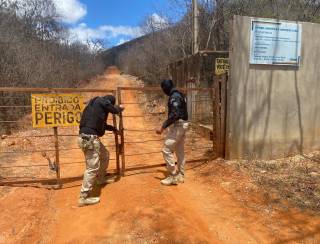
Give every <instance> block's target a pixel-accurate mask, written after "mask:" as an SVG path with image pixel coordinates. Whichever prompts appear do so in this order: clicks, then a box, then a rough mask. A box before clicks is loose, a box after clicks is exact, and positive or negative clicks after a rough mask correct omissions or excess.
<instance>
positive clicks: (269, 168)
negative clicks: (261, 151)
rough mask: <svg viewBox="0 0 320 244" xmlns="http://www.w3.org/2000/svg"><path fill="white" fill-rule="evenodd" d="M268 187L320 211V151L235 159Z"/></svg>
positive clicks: (247, 171)
mask: <svg viewBox="0 0 320 244" xmlns="http://www.w3.org/2000/svg"><path fill="white" fill-rule="evenodd" d="M231 164H233V165H234V166H236V167H237V168H238V169H240V170H241V171H244V172H245V173H248V174H249V175H250V177H251V178H252V179H253V180H254V181H255V182H256V183H257V184H258V185H260V186H262V187H263V188H265V190H267V191H273V192H276V193H278V194H279V195H280V196H281V198H283V199H285V200H287V201H288V202H290V203H292V204H294V205H295V206H297V207H299V208H302V209H309V210H313V211H317V212H319V211H320V152H313V153H310V154H308V155H297V156H295V157H291V158H285V159H278V160H270V161H263V160H241V161H231Z"/></svg>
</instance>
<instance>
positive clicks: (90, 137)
mask: <svg viewBox="0 0 320 244" xmlns="http://www.w3.org/2000/svg"><path fill="white" fill-rule="evenodd" d="M79 136H80V137H81V138H82V139H83V140H87V141H89V140H90V139H97V138H99V137H98V136H97V135H88V134H84V133H81V134H79Z"/></svg>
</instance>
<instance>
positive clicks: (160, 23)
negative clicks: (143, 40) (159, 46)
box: [148, 13, 169, 29]
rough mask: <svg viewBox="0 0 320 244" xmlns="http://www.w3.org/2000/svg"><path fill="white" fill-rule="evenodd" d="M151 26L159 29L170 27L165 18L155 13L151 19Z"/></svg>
mask: <svg viewBox="0 0 320 244" xmlns="http://www.w3.org/2000/svg"><path fill="white" fill-rule="evenodd" d="M148 22H149V25H151V24H152V25H153V26H154V27H155V28H157V29H164V28H166V27H168V26H169V23H168V20H167V19H166V18H164V17H161V16H160V15H158V14H157V13H153V14H152V15H151V16H150V17H149V21H148Z"/></svg>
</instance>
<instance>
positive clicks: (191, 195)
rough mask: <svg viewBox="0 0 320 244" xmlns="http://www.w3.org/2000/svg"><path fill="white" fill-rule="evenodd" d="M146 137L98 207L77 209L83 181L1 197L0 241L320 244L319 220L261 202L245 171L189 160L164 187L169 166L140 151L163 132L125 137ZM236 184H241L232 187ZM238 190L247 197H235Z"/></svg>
mask: <svg viewBox="0 0 320 244" xmlns="http://www.w3.org/2000/svg"><path fill="white" fill-rule="evenodd" d="M88 86H89V87H90V86H93V87H95V88H111V89H113V88H116V87H117V86H136V83H135V80H133V79H130V77H128V76H123V75H117V74H112V75H105V76H104V77H103V78H102V79H100V80H98V81H97V82H95V83H92V84H89V85H88ZM136 99H137V97H136V96H135V95H134V94H133V93H130V92H128V93H126V94H125V95H124V98H123V100H127V101H128V100H130V101H136ZM126 113H128V114H135V115H137V114H142V115H143V111H142V110H141V108H140V107H139V106H138V105H134V104H132V105H130V106H128V107H127V108H126ZM129 125H130V126H132V125H134V126H135V127H136V128H141V129H143V128H153V127H154V128H155V127H156V126H157V125H156V124H154V123H152V122H150V121H147V120H146V119H145V118H143V117H138V118H127V119H126V120H125V125H124V126H125V127H128V126H129ZM141 138H144V139H146V138H147V139H150V143H148V144H139V146H137V144H132V145H131V144H128V145H126V152H127V153H128V154H139V153H141V154H140V155H133V156H129V157H128V158H127V165H128V167H129V168H131V169H132V170H130V171H128V173H127V174H126V177H123V178H121V180H120V181H118V182H115V183H113V184H109V185H107V186H105V187H104V188H103V189H101V192H97V194H101V203H100V204H98V205H94V206H89V207H84V208H78V207H77V199H78V194H79V190H80V185H81V179H80V178H79V179H73V180H71V181H70V182H67V183H66V184H64V187H63V189H61V190H57V191H47V190H44V189H30V188H26V189H24V188H22V189H21V188H19V189H16V190H15V191H12V192H11V193H10V194H8V195H5V196H3V197H2V198H1V200H2V201H1V202H0V208H1V209H5V211H4V213H3V216H2V218H1V220H0V231H3V232H2V233H3V234H2V235H0V243H1V242H4V243H17V242H20V243H275V242H280V243H281V242H284V243H285V242H300V241H301V242H302V243H305V242H307V243H316V242H319V241H320V235H319V232H320V229H319V226H320V220H319V218H318V217H313V216H311V215H309V214H307V213H301V212H299V211H297V210H294V209H291V208H289V209H288V208H286V209H279V208H278V209H275V208H273V205H272V204H271V203H270V202H266V201H265V200H264V199H263V197H262V196H263V194H262V193H261V192H260V189H258V188H257V187H256V186H255V185H253V184H252V183H248V180H247V179H246V178H245V177H244V176H241V175H239V174H237V173H234V172H233V171H234V170H233V169H229V168H228V167H227V166H226V165H220V164H219V161H217V162H209V163H207V164H202V163H197V164H190V165H188V166H187V180H186V182H185V183H184V184H180V185H178V186H173V187H165V186H162V185H160V182H159V180H160V179H162V178H163V177H164V173H165V168H164V167H160V166H158V167H150V166H152V165H150V164H149V162H150V161H152V162H158V164H160V163H162V156H161V154H160V153H159V154H152V155H143V152H145V151H150V148H154V149H159V148H161V146H162V143H161V142H160V141H157V140H156V139H159V136H157V135H155V133H153V132H150V133H144V134H141V132H131V133H129V134H128V136H127V140H128V141H133V140H136V141H138V140H139V139H141ZM104 142H105V144H106V145H112V144H113V137H112V135H107V137H106V138H105V139H104ZM71 143H74V142H71ZM110 150H112V148H111V147H110ZM61 156H62V158H64V160H66V159H68V158H69V159H70V160H71V159H72V160H82V159H83V155H82V153H81V152H79V151H77V152H76V153H74V154H72V155H70V153H69V154H68V153H62V155H61ZM209 164H211V165H209ZM212 164H215V167H213V166H212ZM219 165H220V166H221V167H220V166H219ZM114 167H115V166H114V161H111V162H110V168H111V169H113V168H114ZM83 168H84V166H83V165H79V166H77V167H71V166H70V168H68V167H65V168H63V169H62V177H64V178H67V177H73V176H77V175H78V176H80V175H81V174H82V173H83ZM222 172H223V173H224V174H227V175H223V174H222ZM221 174H222V175H221ZM212 179H215V181H214V180H212ZM221 179H223V180H221ZM236 185H237V186H238V187H234V186H236ZM239 186H241V188H239ZM233 188H234V189H233ZM238 195H242V197H241V198H238ZM283 204H285V203H283ZM24 213H25V215H24ZM4 219H7V221H6V220H4ZM6 231H7V232H6ZM10 231H11V232H10ZM9 232H10V233H9ZM0 233H1V232H0Z"/></svg>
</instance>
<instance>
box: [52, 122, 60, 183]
mask: <svg viewBox="0 0 320 244" xmlns="http://www.w3.org/2000/svg"><path fill="white" fill-rule="evenodd" d="M53 132H54V147H55V151H56V160H55V161H56V173H57V185H58V187H61V186H62V184H61V177H60V158H59V138H58V127H53Z"/></svg>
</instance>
